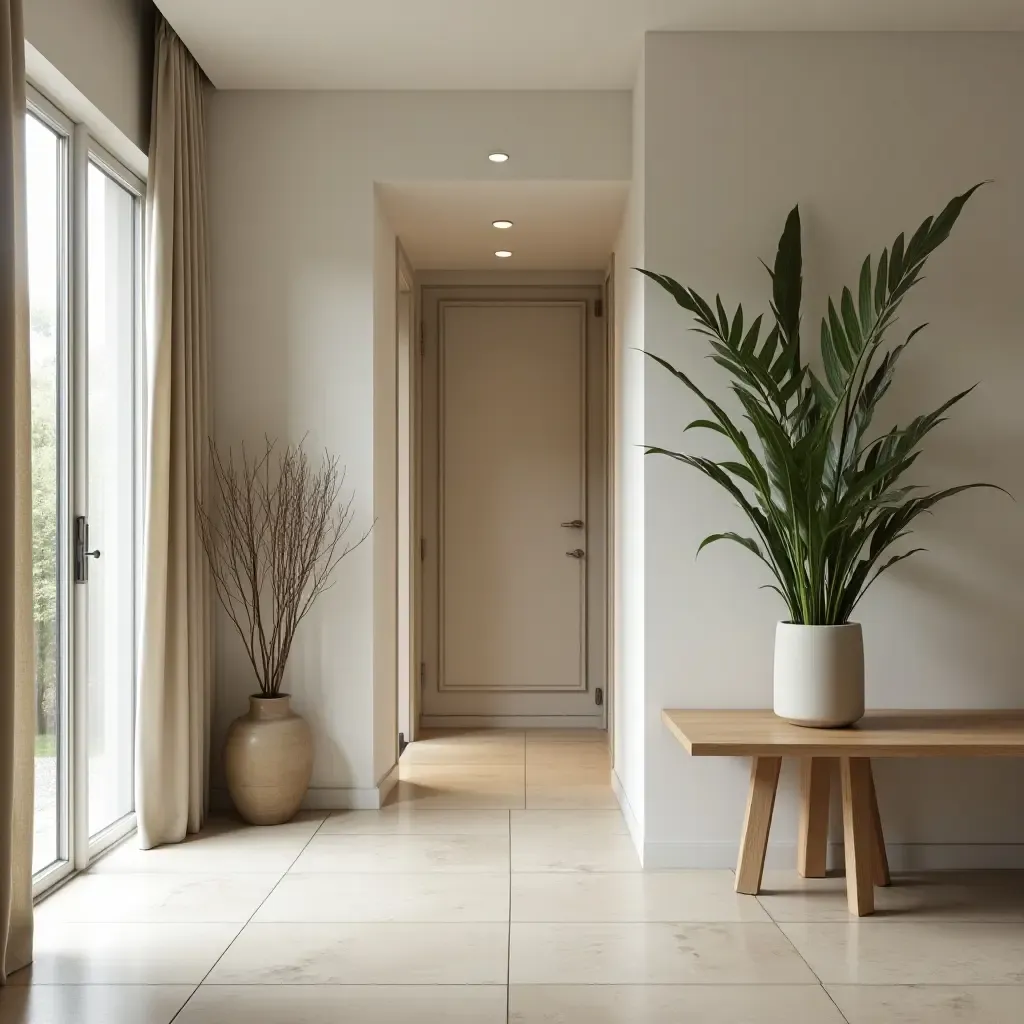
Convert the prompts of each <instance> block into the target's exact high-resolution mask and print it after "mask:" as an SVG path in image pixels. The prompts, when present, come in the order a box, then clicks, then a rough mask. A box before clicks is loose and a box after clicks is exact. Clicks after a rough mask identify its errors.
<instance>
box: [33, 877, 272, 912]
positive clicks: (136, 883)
mask: <svg viewBox="0 0 1024 1024" xmlns="http://www.w3.org/2000/svg"><path fill="white" fill-rule="evenodd" d="M280 878H281V874H280V873H275V874H262V875H257V874H243V873H237V874H228V873H220V874H198V873H196V874H181V875H175V874H155V873H153V872H147V873H145V874H138V875H132V874H120V873H110V874H102V873H101V874H91V873H86V874H82V875H79V876H78V877H77V878H73V879H72V880H71V881H70V882H68V884H67V885H65V886H64V887H63V888H61V889H59V890H58V891H57V892H56V893H54V894H53V895H52V896H50V897H48V898H47V899H45V900H43V901H42V902H41V903H39V904H38V905H37V906H36V921H37V922H49V921H54V922H58V921H80V922H109V923H119V922H120V923H125V924H128V923H132V922H147V921H148V922H153V923H158V922H164V923H174V922H185V923H188V922H206V923H216V922H224V923H232V922H237V923H238V924H245V922H246V921H248V920H249V918H250V917H252V915H253V913H254V912H255V911H256V908H257V907H258V906H259V905H260V904H261V903H262V902H263V901H264V900H265V899H266V898H267V896H269V895H270V891H271V889H273V888H274V886H275V885H276V884H277V883H278V880H279V879H280Z"/></svg>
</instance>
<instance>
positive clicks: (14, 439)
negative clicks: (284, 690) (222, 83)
mask: <svg viewBox="0 0 1024 1024" xmlns="http://www.w3.org/2000/svg"><path fill="white" fill-rule="evenodd" d="M25 205H26V201H25V34H24V30H23V29H22V18H21V0H0V984H3V983H4V982H6V980H7V977H8V975H10V974H11V973H12V972H13V971H16V970H18V969H19V968H21V967H24V966H25V965H26V964H28V963H30V962H31V960H32V800H33V796H32V790H33V784H34V772H35V764H34V737H35V731H36V730H35V721H34V717H35V699H34V688H35V677H34V660H33V659H34V651H33V643H32V463H31V459H32V450H31V444H32V442H31V422H30V415H31V413H30V409H31V405H30V400H29V360H28V273H27V264H28V257H27V241H26V235H25Z"/></svg>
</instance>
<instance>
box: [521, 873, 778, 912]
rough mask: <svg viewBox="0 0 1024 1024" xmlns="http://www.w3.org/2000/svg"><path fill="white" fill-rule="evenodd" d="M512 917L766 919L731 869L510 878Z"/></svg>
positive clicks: (526, 875)
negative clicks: (736, 889) (742, 890)
mask: <svg viewBox="0 0 1024 1024" xmlns="http://www.w3.org/2000/svg"><path fill="white" fill-rule="evenodd" d="M512 920H513V921H537V922H544V921H570V922H572V921H579V922H584V921H592V922H603V921H609V922H610V921H636V922H642V921H669V922H671V921H723V922H725V921H768V920H770V919H769V917H768V915H767V914H766V913H765V912H764V910H763V909H762V908H761V906H760V904H759V903H758V902H757V900H756V899H755V898H754V897H753V896H743V895H740V894H739V893H736V892H734V891H733V874H732V872H731V871H675V872H667V871H666V872H643V871H636V872H630V871H620V872H614V873H610V874H591V873H587V872H569V871H566V872H560V873H555V874H543V875H533V874H514V875H513V876H512Z"/></svg>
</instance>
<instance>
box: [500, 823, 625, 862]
mask: <svg viewBox="0 0 1024 1024" xmlns="http://www.w3.org/2000/svg"><path fill="white" fill-rule="evenodd" d="M512 870H513V871H528V872H532V873H545V872H549V871H640V870H641V866H640V857H639V856H638V855H637V852H636V847H635V846H634V845H633V839H632V837H631V836H629V835H623V834H622V833H604V834H602V833H600V832H573V831H565V832H553V833H551V834H550V835H544V834H543V833H541V832H527V833H526V834H521V833H520V832H519V831H517V830H516V829H515V828H513V831H512Z"/></svg>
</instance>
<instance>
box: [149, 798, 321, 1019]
mask: <svg viewBox="0 0 1024 1024" xmlns="http://www.w3.org/2000/svg"><path fill="white" fill-rule="evenodd" d="M332 813H334V812H333V811H327V812H325V813H324V816H323V818H322V819H321V821H320V824H319V825H317V827H316V828H315V829H314V830H313V832H312V834H311V835H310V837H309V838H308V839H307V840H306V841H305V843H303V844H302V849H301V850H299V852H298V853H297V854H296V855H295V857H294V858H293V859H292V862H291V863H290V864H289V865H288V867H286V868H285V869H284V871H282V872H281V877H280V878H279V879H278V880H277V881H276V882H275V883H274V885H273V886H272V888H271V890H270V892H268V893H267V895H266V896H264V897H263V899H262V900H260V902H259V906H257V907H256V909H255V910H254V911H253V912H252V913H251V914H250V915H249V917H248V919H247V920H246V921H245V922H244V923H243V925H242V927H241V928H239V929H238V931H237V932H236V933H235V937H234V938H233V939H232V940H231V941H230V942H229V943H228V944H227V945H226V946H225V947H224V949H223V950H222V951H221V953H220V956H218V957H217V959H216V960H214V962H213V964H212V965H211V966H210V969H209V970H208V971H207V972H206V974H204V975H203V978H202V980H201V981H200V982H199V984H198V985H196V987H195V989H194V991H193V992H192V995H190V996H189V997H188V999H186V1000H185V1002H184V1003H182V1004H181V1006H180V1007H179V1009H178V1012H177V1013H176V1014H175V1015H174V1016H173V1017H172V1018H171V1019H170V1021H169V1022H168V1024H174V1022H175V1021H176V1020H177V1019H178V1017H180V1016H181V1014H182V1013H183V1012H184V1011H185V1010H186V1008H187V1007H188V1004H189V1003H190V1002H192V999H193V998H194V996H195V994H196V992H198V991H199V990H200V989H201V988H202V987H203V985H205V984H206V979H207V978H208V977H209V976H210V975H211V974H213V972H214V971H215V970H216V969H217V964H219V963H220V962H221V960H223V959H224V957H225V955H226V954H227V952H228V950H229V949H231V947H232V946H233V945H234V944H235V943H236V942H237V941H238V937H239V936H240V935H241V934H242V932H244V931H245V929H246V928H248V927H249V925H250V924H251V923H252V919H253V918H254V917H255V916H256V915H257V914H258V913H259V912H260V910H261V909H262V907H263V904H264V903H266V902H267V900H269V899H270V897H271V896H273V895H274V893H275V892H277V887H278V886H279V885H280V884H281V883H282V882H283V881H284V880H285V878H286V877H287V876H288V872H289V871H291V869H292V868H293V867H295V864H296V863H297V862H298V859H299V858H300V857H301V856H302V855H303V853H305V851H306V847H308V846H309V844H310V843H311V842H313V840H314V839H315V838H316V837H317V836H318V835H319V834H320V830H321V829H322V828H323V827H324V824H325V823H326V822H327V819H328V818H329V817H330V816H331V814H332ZM232 923H233V922H232Z"/></svg>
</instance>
